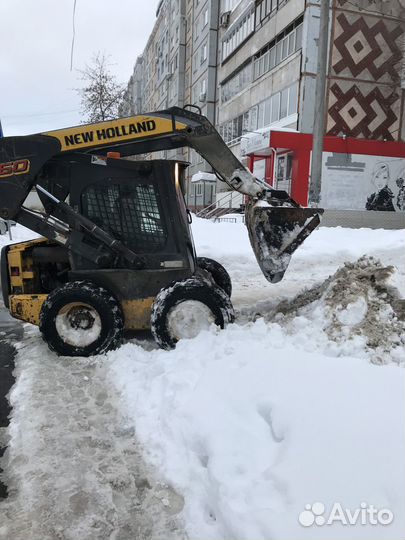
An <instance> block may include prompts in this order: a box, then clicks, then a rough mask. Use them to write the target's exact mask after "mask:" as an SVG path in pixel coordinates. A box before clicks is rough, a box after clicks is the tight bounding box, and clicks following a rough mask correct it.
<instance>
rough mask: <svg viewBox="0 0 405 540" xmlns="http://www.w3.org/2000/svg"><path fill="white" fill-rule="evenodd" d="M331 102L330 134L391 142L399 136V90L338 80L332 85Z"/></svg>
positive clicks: (329, 116) (328, 129)
mask: <svg viewBox="0 0 405 540" xmlns="http://www.w3.org/2000/svg"><path fill="white" fill-rule="evenodd" d="M384 90H385V91H384ZM329 104H330V106H329V111H328V112H329V115H328V128H327V132H328V135H343V134H344V135H347V136H348V137H360V138H364V139H376V140H379V139H380V140H382V139H386V140H388V141H391V140H395V139H397V138H398V137H397V136H398V129H399V113H400V94H399V92H396V91H393V90H392V89H390V88H387V89H382V88H379V87H377V86H372V85H367V86H365V85H362V86H361V88H360V87H359V86H358V85H357V84H353V83H351V84H349V83H348V82H344V81H334V82H333V83H332V84H331V86H330V96H329Z"/></svg>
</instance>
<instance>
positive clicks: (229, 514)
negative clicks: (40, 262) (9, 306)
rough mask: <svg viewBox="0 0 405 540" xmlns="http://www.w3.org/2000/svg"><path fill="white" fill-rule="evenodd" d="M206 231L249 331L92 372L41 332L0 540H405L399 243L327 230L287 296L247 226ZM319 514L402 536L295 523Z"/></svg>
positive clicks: (120, 355) (124, 352) (136, 353)
mask: <svg viewBox="0 0 405 540" xmlns="http://www.w3.org/2000/svg"><path fill="white" fill-rule="evenodd" d="M16 229H17V228H16ZM193 231H194V235H195V240H196V246H197V252H198V254H199V255H201V256H208V257H212V258H214V259H217V260H218V261H219V262H221V263H222V264H224V266H225V267H226V268H227V270H228V271H229V273H230V275H231V277H232V280H233V290H234V293H233V295H232V301H233V303H234V306H235V308H236V311H237V313H238V318H237V324H234V325H229V327H228V328H227V329H226V330H225V331H219V330H217V329H216V328H215V327H211V328H210V329H209V330H206V331H204V332H202V333H201V334H200V335H199V336H197V337H196V338H194V339H189V340H187V339H186V340H183V341H182V342H180V343H179V344H178V345H177V348H176V349H175V350H173V351H163V350H157V349H156V348H154V345H153V342H152V341H151V340H147V341H145V342H144V343H143V344H142V345H141V344H140V343H141V342H136V341H133V342H129V343H127V344H125V345H123V346H122V347H121V348H120V349H118V350H116V351H113V352H110V353H108V355H107V356H100V357H97V358H93V359H89V360H83V359H64V358H57V357H56V356H55V355H54V354H53V353H51V352H49V351H48V350H47V348H46V346H45V345H44V344H43V343H42V341H41V339H40V337H39V333H38V331H37V330H36V329H33V330H31V331H30V332H31V333H30V336H29V339H28V340H26V341H25V343H24V346H23V347H22V348H21V349H20V352H19V354H18V356H17V358H16V365H17V368H16V374H17V383H16V386H15V388H14V390H13V393H12V402H13V406H14V410H13V417H12V420H11V425H10V429H9V435H10V448H9V451H8V452H7V456H6V458H5V459H3V461H2V463H4V465H5V466H4V469H5V470H6V471H7V478H6V481H7V483H8V484H9V486H10V489H11V497H10V499H9V500H8V501H6V502H4V503H0V538H2V535H3V537H4V538H7V540H8V539H9V538H13V540H22V539H25V538H35V539H37V538H38V539H39V538H41V540H48V539H49V540H51V539H52V540H53V539H54V538H66V540H70V539H73V538H79V537H80V538H86V539H87V538H88V539H89V540H90V539H93V538H94V539H97V540H104V539H107V538H119V539H120V540H121V539H122V540H124V539H126V538H128V540H129V538H135V537H136V538H155V537H159V536H160V537H164V534H166V533H167V534H168V535H169V536H170V535H172V536H174V537H176V538H177V537H182V536H183V531H182V528H181V523H182V521H184V523H185V525H186V529H187V534H188V537H189V538H195V539H196V540H198V539H201V540H202V539H204V540H207V539H208V540H219V539H221V540H222V539H224V538H234V539H236V540H251V539H253V538H254V539H256V540H267V539H269V538H275V539H276V540H284V539H286V538H294V539H296V540H307V539H310V540H317V539H325V538H326V539H328V540H344V539H346V540H356V539H358V540H366V539H367V540H369V539H370V540H372V539H376V540H377V539H378V540H397V539H398V538H403V537H404V534H405V530H404V523H405V489H404V484H403V478H404V475H405V463H404V455H405V388H404V377H403V369H402V368H401V367H400V366H399V365H398V363H399V360H400V357H399V352H400V349H399V346H400V344H401V341H400V340H401V339H403V321H402V319H401V317H402V315H401V313H402V312H401V309H403V305H402V306H401V295H402V296H403V294H404V292H405V287H404V280H403V276H404V274H405V272H404V268H405V250H404V235H403V231H383V230H379V231H375V230H374V231H371V230H366V229H361V230H348V229H342V228H334V229H325V228H321V229H319V230H317V231H315V232H314V233H313V234H312V235H311V236H310V237H309V238H308V239H307V240H306V242H305V243H304V244H303V245H302V246H301V247H300V248H299V249H298V250H297V252H296V253H295V254H294V256H293V258H292V260H291V264H290V267H289V269H288V270H287V272H286V275H285V278H284V279H283V281H282V282H280V283H279V284H277V285H272V284H270V283H268V282H267V281H266V280H265V279H264V277H263V276H262V275H261V272H260V270H259V268H258V266H257V263H256V261H255V258H254V255H253V253H252V250H251V247H250V244H249V240H248V237H247V232H246V228H245V227H244V225H241V224H237V223H236V224H234V223H218V224H213V223H211V222H208V221H204V220H198V219H195V221H194V224H193ZM0 240H1V238H0ZM364 254H367V255H368V256H373V257H375V259H370V258H365V259H360V261H359V260H358V259H359V257H362V256H363V255H364ZM377 259H378V261H381V263H380V262H378V261H377ZM345 263H348V264H346V265H345ZM390 265H394V266H396V269H395V271H392V269H390V268H389V266H390ZM330 276H332V277H330ZM395 280H397V281H395ZM394 286H396V287H398V288H399V289H400V293H397V292H396V291H395V290H394ZM384 295H386V296H384ZM258 314H260V315H261V317H260V318H257V317H258ZM254 318H257V320H255V321H253V319H254ZM389 359H390V360H392V362H389V363H386V362H387V360H389ZM370 360H371V362H370ZM373 362H380V363H382V365H375V364H374V363H373ZM148 486H151V488H149V487H148ZM316 502H318V503H322V504H323V505H324V506H325V508H326V512H329V511H330V509H331V507H332V506H333V504H334V503H336V502H339V503H341V504H342V506H343V507H344V508H348V509H350V511H351V513H352V515H353V513H355V512H356V510H357V509H359V508H362V506H361V505H362V504H363V506H364V504H366V505H374V507H376V508H378V509H383V508H386V509H389V510H390V511H391V512H393V514H394V520H393V521H392V523H390V524H389V525H372V524H371V523H370V522H368V523H367V524H366V525H361V523H360V522H358V523H357V525H352V526H345V525H343V524H342V523H334V524H333V525H326V524H325V525H311V526H309V527H307V528H306V527H304V526H302V525H300V523H299V521H298V518H299V515H300V513H302V512H303V510H304V509H305V508H306V505H308V504H313V503H316ZM183 503H184V507H183ZM319 507H320V505H317V506H316V508H317V509H318V508H319ZM178 513H179V514H178ZM325 515H326V514H325ZM318 522H319V523H321V521H320V520H319V519H318ZM156 531H157V533H158V534H154V533H156Z"/></svg>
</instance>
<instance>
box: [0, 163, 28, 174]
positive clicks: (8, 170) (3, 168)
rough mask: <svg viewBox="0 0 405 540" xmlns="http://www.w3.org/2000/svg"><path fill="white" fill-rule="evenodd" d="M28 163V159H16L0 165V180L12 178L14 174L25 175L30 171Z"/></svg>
mask: <svg viewBox="0 0 405 540" xmlns="http://www.w3.org/2000/svg"><path fill="white" fill-rule="evenodd" d="M30 165H31V163H30V161H29V160H28V159H18V160H16V161H8V162H7V163H0V178H6V177H7V176H13V175H14V174H25V173H27V172H29V170H30Z"/></svg>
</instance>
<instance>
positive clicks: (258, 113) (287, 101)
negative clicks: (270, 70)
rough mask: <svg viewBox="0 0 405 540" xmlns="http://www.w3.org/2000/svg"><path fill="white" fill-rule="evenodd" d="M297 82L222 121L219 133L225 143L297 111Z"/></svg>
mask: <svg viewBox="0 0 405 540" xmlns="http://www.w3.org/2000/svg"><path fill="white" fill-rule="evenodd" d="M297 97H298V83H294V84H293V85H291V86H289V87H288V88H285V89H284V90H282V91H281V92H277V93H276V94H273V95H272V96H270V97H268V98H267V99H266V100H264V101H262V102H261V103H259V104H258V105H255V106H253V107H251V108H250V109H249V110H248V111H246V112H245V113H243V114H242V115H240V116H238V117H237V118H234V119H233V120H229V121H228V122H224V123H223V124H221V125H220V126H219V133H220V135H221V137H222V138H223V139H224V141H225V142H226V143H231V142H234V141H236V140H238V139H239V138H240V137H242V135H243V134H244V133H247V132H248V131H255V130H256V129H261V128H264V127H268V126H270V125H271V124H272V123H274V122H278V121H279V120H282V119H283V118H287V117H288V116H290V115H292V114H295V113H296V112H297Z"/></svg>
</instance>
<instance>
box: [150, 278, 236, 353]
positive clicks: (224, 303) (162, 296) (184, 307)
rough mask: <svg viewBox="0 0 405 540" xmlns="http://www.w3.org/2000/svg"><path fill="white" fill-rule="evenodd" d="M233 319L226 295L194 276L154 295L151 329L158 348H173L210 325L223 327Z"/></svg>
mask: <svg viewBox="0 0 405 540" xmlns="http://www.w3.org/2000/svg"><path fill="white" fill-rule="evenodd" d="M234 320H235V314H234V311H233V306H232V303H231V300H230V298H229V296H228V295H227V294H226V293H225V292H224V291H223V290H222V289H221V288H220V287H217V286H216V285H211V284H210V283H208V281H205V280H203V279H201V278H198V277H195V276H194V277H192V278H189V279H186V280H184V281H178V282H177V283H174V285H171V286H170V287H165V288H164V289H162V290H161V291H160V292H159V293H158V294H157V296H156V298H155V301H154V303H153V306H152V316H151V330H152V334H153V337H154V338H155V340H156V342H157V344H158V345H159V347H161V348H163V349H173V348H174V347H175V345H176V343H177V342H178V341H179V340H180V339H187V338H193V337H195V336H197V335H198V334H199V333H200V332H201V330H205V329H208V328H209V327H210V326H211V324H213V323H214V324H216V325H217V326H219V327H220V328H225V326H226V325H227V324H228V323H232V322H233V321H234Z"/></svg>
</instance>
